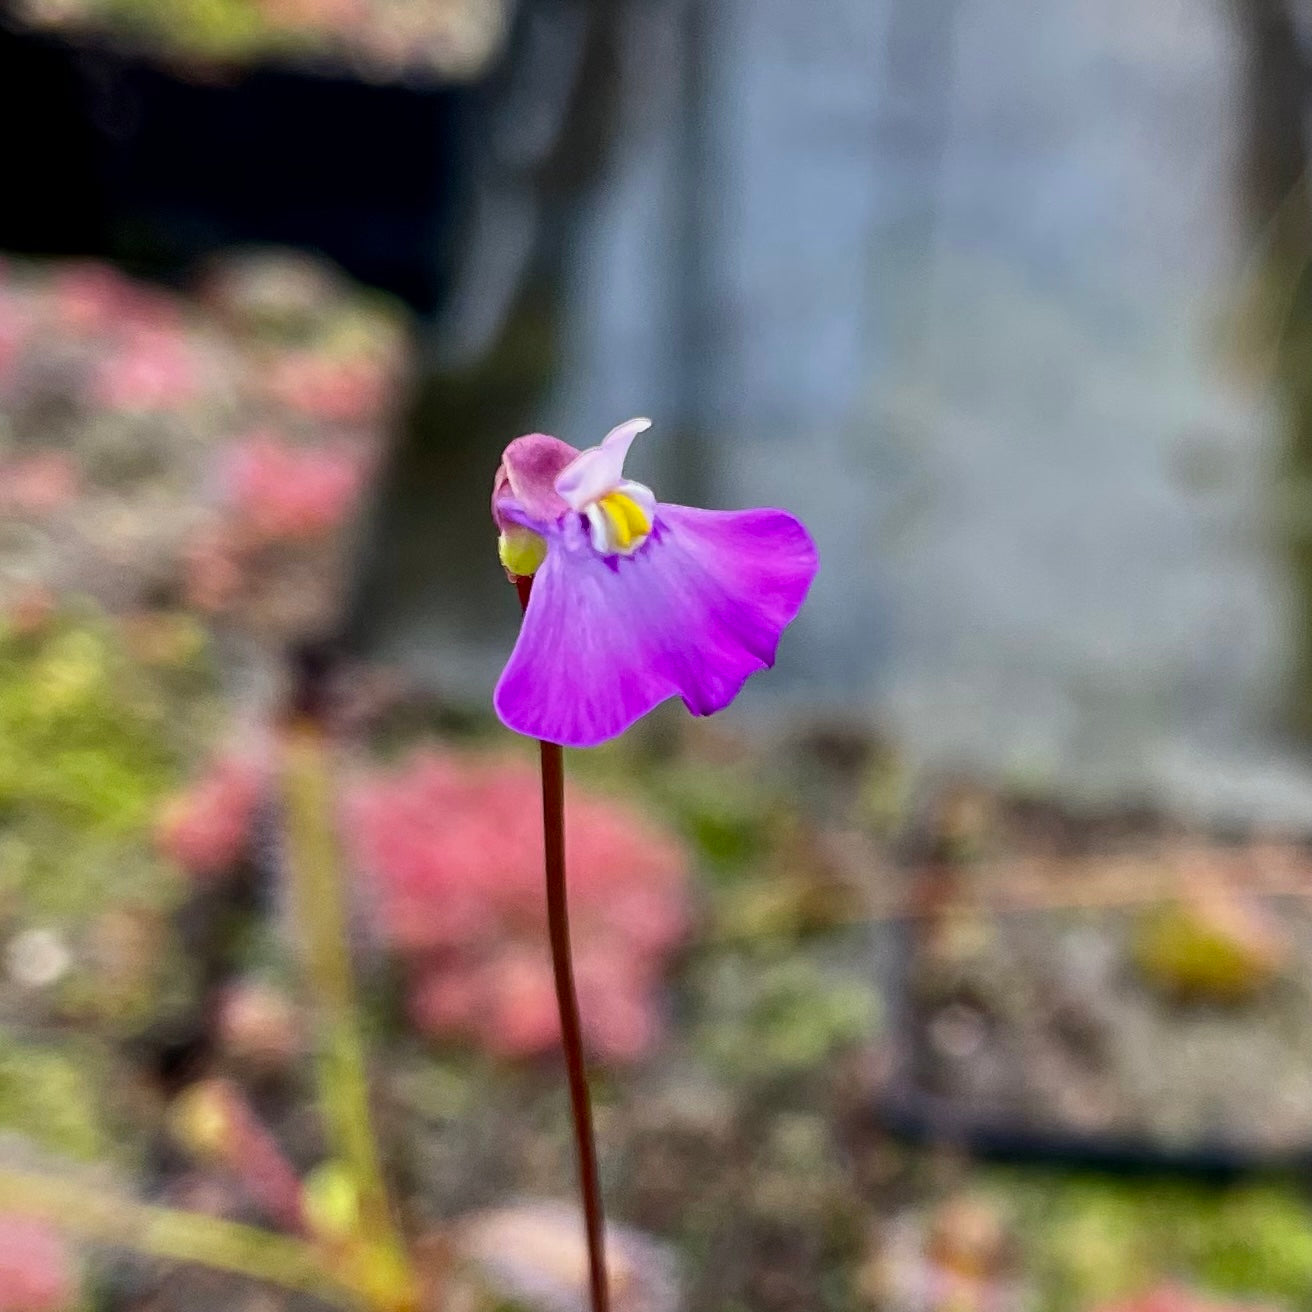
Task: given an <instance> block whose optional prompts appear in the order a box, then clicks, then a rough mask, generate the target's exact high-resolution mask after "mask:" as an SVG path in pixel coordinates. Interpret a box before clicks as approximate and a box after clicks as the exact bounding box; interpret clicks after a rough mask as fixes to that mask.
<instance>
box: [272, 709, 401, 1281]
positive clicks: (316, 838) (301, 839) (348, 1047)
mask: <svg viewBox="0 0 1312 1312" xmlns="http://www.w3.org/2000/svg"><path fill="white" fill-rule="evenodd" d="M282 765H283V770H282V784H283V804H284V808H285V823H284V832H285V834H286V844H287V846H286V869H287V876H288V881H289V884H290V887H291V893H292V906H293V913H294V915H295V917H296V921H297V926H298V930H299V933H300V935H301V940H302V944H303V954H304V970H305V983H306V985H307V986H308V990H309V996H310V1000H311V1003H312V1005H313V1007H314V1009H315V1013H316V1018H317V1022H318V1028H319V1036H318V1038H319V1042H318V1044H317V1045H316V1046H317V1049H318V1052H319V1072H318V1075H319V1098H320V1102H321V1105H322V1110H323V1116H324V1120H325V1123H326V1128H327V1133H328V1136H329V1140H330V1143H331V1146H332V1151H333V1153H334V1155H335V1156H337V1157H338V1158H339V1159H340V1160H341V1161H342V1162H343V1163H344V1164H345V1166H346V1167H347V1169H348V1170H349V1172H350V1174H351V1177H352V1180H353V1182H354V1184H355V1187H356V1188H357V1189H358V1191H359V1201H360V1224H361V1230H362V1238H364V1240H365V1241H366V1243H368V1244H369V1245H370V1246H371V1247H374V1248H376V1249H377V1250H378V1251H379V1252H380V1253H386V1254H387V1255H388V1257H389V1259H390V1265H392V1266H393V1267H395V1268H396V1269H397V1270H399V1271H404V1270H405V1269H406V1260H405V1250H404V1246H403V1244H402V1242H401V1238H400V1236H399V1234H398V1233H397V1231H396V1228H395V1225H394V1223H393V1218H392V1213H391V1208H390V1206H389V1202H388V1196H387V1189H386V1185H385V1184H384V1181H383V1173H382V1169H381V1167H380V1165H379V1159H378V1149H377V1143H376V1140H375V1138H374V1134H373V1129H372V1119H371V1116H370V1111H369V1084H368V1075H367V1066H366V1062H365V1052H364V1042H363V1040H362V1038H361V1034H360V1024H359V1014H360V1013H359V1008H358V1004H357V1002H356V996H355V977H354V972H353V969H352V965H351V950H350V937H349V924H348V917H347V894H346V889H345V887H344V884H343V879H342V873H341V872H342V869H343V865H342V862H341V859H340V856H339V853H338V850H337V836H336V828H335V826H336V808H335V805H334V793H333V788H332V780H331V772H330V767H329V750H328V744H327V742H326V739H325V736H324V734H323V732H322V730H321V729H320V728H319V727H318V726H317V725H315V724H314V723H313V722H311V721H309V720H299V721H296V722H294V723H293V724H292V725H290V726H289V727H288V728H287V730H286V731H285V734H284V738H283V761H282ZM411 1283H412V1282H411Z"/></svg>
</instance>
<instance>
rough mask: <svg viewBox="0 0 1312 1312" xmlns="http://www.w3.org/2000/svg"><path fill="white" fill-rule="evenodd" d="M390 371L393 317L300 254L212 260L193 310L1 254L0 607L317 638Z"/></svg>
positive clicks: (81, 270)
mask: <svg viewBox="0 0 1312 1312" xmlns="http://www.w3.org/2000/svg"><path fill="white" fill-rule="evenodd" d="M405 359H406V348H405V342H404V337H403V320H402V317H401V316H400V315H399V313H398V312H397V311H396V310H395V309H394V308H393V307H392V306H391V305H390V304H389V303H388V302H386V301H383V300H380V299H378V298H376V297H372V296H366V295H362V294H360V293H357V292H355V291H353V290H351V289H350V288H349V287H348V286H347V285H346V284H344V283H343V282H341V281H340V280H338V279H337V278H336V277H335V276H334V275H332V274H331V273H330V272H328V271H327V270H326V269H324V268H323V267H322V266H320V265H318V264H316V263H315V262H313V261H311V260H308V259H306V258H304V257H299V256H278V255H271V254H259V253H256V254H250V253H248V254H244V255H241V256H238V257H234V258H231V259H227V260H223V261H220V262H219V263H218V264H216V265H215V266H214V268H213V269H212V270H211V272H210V274H209V276H208V277H207V278H206V279H205V280H204V283H203V286H202V294H201V296H200V297H199V298H198V299H192V300H189V299H186V298H184V297H182V296H180V295H177V294H174V293H172V292H168V291H165V290H163V289H160V288H158V287H153V286H151V285H149V284H145V283H141V282H137V281H134V280H132V279H130V278H127V277H124V276H123V275H122V274H120V273H118V272H116V271H115V270H113V269H111V268H109V267H108V266H105V265H100V264H93V263H80V262H75V263H71V264H42V263H34V262H27V263H24V262H18V261H11V262H0V508H2V509H3V511H4V515H3V531H2V532H0V601H2V602H7V603H8V604H11V605H17V604H19V603H27V604H30V601H31V599H32V598H33V597H37V598H39V597H40V596H42V595H44V593H43V592H42V589H47V590H53V591H55V592H56V593H57V594H62V593H65V592H68V591H70V590H75V591H78V592H83V593H90V594H92V595H94V596H95V597H96V598H97V599H99V600H100V601H101V602H102V603H104V604H106V605H107V606H109V607H110V608H112V609H114V610H116V611H123V610H127V609H130V608H133V607H138V606H142V605H158V604H159V603H160V601H161V600H164V601H168V602H174V603H183V604H186V605H187V606H189V607H190V608H192V609H193V610H194V611H196V612H198V613H199V614H201V615H203V616H205V617H208V618H209V619H211V620H212V621H213V622H215V623H219V624H222V625H224V626H228V627H235V628H238V629H241V630H244V631H246V632H248V633H251V632H253V633H256V634H259V635H260V636H262V637H264V638H266V639H270V640H273V641H275V642H279V643H281V642H282V641H285V640H286V639H288V638H293V637H297V636H300V635H302V634H304V633H306V632H307V631H317V630H318V629H319V628H320V627H321V626H322V625H323V624H324V623H325V622H326V620H327V618H328V617H329V616H330V615H331V614H332V613H333V608H334V606H335V605H336V604H337V599H338V595H339V591H340V588H341V586H342V579H343V574H344V563H343V562H344V552H345V550H346V546H347V530H348V528H349V527H350V524H351V522H352V519H353V512H354V510H355V508H356V505H357V503H358V500H359V497H360V495H361V493H362V491H363V488H364V486H365V483H366V480H367V478H368V477H369V475H370V473H371V471H372V469H373V468H374V466H375V464H376V461H377V459H378V457H379V454H380V452H381V451H382V448H383V445H384V443H385V441H386V438H387V425H388V420H389V417H390V415H391V413H392V408H393V406H394V404H395V400H396V397H397V394H398V390H399V382H400V379H401V376H402V373H403V370H404V368H405Z"/></svg>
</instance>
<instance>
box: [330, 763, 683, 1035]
mask: <svg viewBox="0 0 1312 1312" xmlns="http://www.w3.org/2000/svg"><path fill="white" fill-rule="evenodd" d="M348 810H349V819H350V824H349V830H350V835H351V838H352V840H353V842H354V844H355V850H356V854H357V857H358V859H359V862H360V864H361V866H362V868H363V869H364V870H365V872H366V873H367V874H368V876H369V877H370V878H371V880H372V882H373V884H374V886H375V888H376V890H377V901H378V908H379V915H380V919H381V923H382V926H383V929H384V932H385V933H386V935H387V937H388V938H389V940H390V941H391V943H392V944H393V946H394V947H395V948H396V950H397V951H398V952H399V953H400V954H401V955H402V957H403V958H404V959H405V961H406V963H407V966H408V969H409V975H410V979H411V992H410V1012H411V1016H412V1018H413V1020H414V1022H415V1024H416V1025H417V1026H418V1027H419V1028H420V1029H422V1030H424V1031H425V1032H426V1033H429V1034H431V1035H434V1036H436V1037H443V1038H447V1037H458V1038H464V1039H469V1040H472V1041H474V1042H477V1043H479V1044H480V1045H482V1046H483V1047H485V1048H487V1049H488V1050H489V1051H492V1052H495V1053H498V1054H501V1055H504V1056H515V1057H520V1056H530V1055H533V1054H536V1053H540V1052H544V1051H547V1050H549V1049H550V1048H551V1047H553V1046H554V1044H555V1043H556V1041H557V1036H558V1033H559V1030H558V1021H557V1017H556V1003H555V993H554V988H553V984H552V974H551V961H550V956H549V950H548V945H547V922H546V902H545V896H544V892H543V875H542V821H541V814H540V811H539V808H538V781H537V774H536V771H535V770H534V768H533V767H532V766H531V765H528V764H525V763H522V762H519V761H513V760H481V761H471V760H467V759H464V758H461V757H458V756H455V755H446V754H441V753H438V752H436V751H426V752H421V753H419V754H417V755H415V756H414V757H412V758H411V759H410V760H409V761H408V762H407V763H406V764H404V765H403V766H401V767H399V768H398V769H395V770H393V771H389V772H381V773H378V774H376V775H375V776H374V777H372V778H371V779H369V780H367V781H366V782H364V783H363V784H362V785H360V786H359V787H357V788H356V789H355V791H354V793H353V794H352V796H351V798H350V801H349V808H348ZM565 831H566V842H567V850H568V862H569V891H570V917H571V927H572V930H573V937H574V952H575V969H576V973H577V977H578V987H579V995H580V1002H581V1008H582V1012H583V1024H584V1030H585V1033H586V1037H587V1039H588V1041H589V1044H590V1045H591V1047H592V1048H593V1050H594V1051H595V1052H596V1053H597V1054H598V1055H599V1056H602V1057H605V1058H609V1059H611V1060H616V1061H624V1060H635V1059H638V1058H640V1057H642V1056H643V1055H644V1054H645V1053H647V1052H648V1051H650V1049H651V1048H652V1047H653V1045H654V1044H655V1043H656V1042H657V1041H658V1040H659V1038H660V1035H661V1029H662V1024H661V1011H660V1005H659V1003H660V984H661V979H662V976H663V973H664V968H665V964H666V961H667V959H668V957H669V955H670V954H671V952H672V951H673V950H674V948H675V947H676V946H677V945H678V944H679V942H680V941H681V940H682V938H683V936H684V934H685V931H686V927H687V921H688V904H687V888H686V885H687V860H686V857H685V855H684V853H683V851H682V849H681V848H680V847H679V846H678V844H677V843H676V842H675V841H674V840H673V839H671V838H670V837H669V836H668V835H666V834H663V833H661V832H660V831H659V830H657V829H655V828H654V827H653V826H652V825H651V824H650V823H648V822H647V821H645V820H644V819H643V818H642V817H641V816H640V815H639V814H638V813H637V812H636V811H635V810H634V809H633V808H632V807H631V806H628V805H626V804H624V803H622V802H618V801H615V800H613V799H610V798H603V797H599V796H597V795H595V794H591V793H588V792H586V791H584V790H582V789H578V788H571V789H570V790H569V791H568V793H567V796H566V820H565Z"/></svg>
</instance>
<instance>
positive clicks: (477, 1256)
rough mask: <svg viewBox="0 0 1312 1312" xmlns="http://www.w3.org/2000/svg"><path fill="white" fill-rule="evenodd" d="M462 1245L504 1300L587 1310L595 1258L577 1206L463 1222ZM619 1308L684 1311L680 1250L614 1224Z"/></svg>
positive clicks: (614, 1298) (547, 1309) (525, 1208)
mask: <svg viewBox="0 0 1312 1312" xmlns="http://www.w3.org/2000/svg"><path fill="white" fill-rule="evenodd" d="M454 1247H455V1251H456V1253H457V1254H458V1255H459V1257H460V1258H462V1259H463V1260H465V1261H467V1262H470V1263H472V1264H473V1265H474V1266H475V1267H476V1269H477V1270H478V1272H479V1273H480V1274H481V1275H482V1278H483V1279H484V1280H485V1281H486V1282H487V1284H488V1285H489V1287H490V1288H491V1289H492V1290H493V1291H494V1292H495V1293H496V1294H497V1295H498V1296H499V1297H501V1298H503V1299H506V1300H509V1301H513V1302H516V1303H522V1304H524V1305H526V1306H527V1307H529V1308H532V1309H535V1310H536V1312H587V1309H588V1307H589V1301H588V1255H587V1245H586V1241H585V1237H584V1230H583V1218H582V1216H581V1215H580V1213H579V1210H578V1208H577V1207H576V1206H573V1205H570V1204H566V1203H555V1202H545V1201H544V1202H525V1203H521V1204H519V1205H517V1206H513V1207H505V1208H500V1209H497V1210H495V1211H490V1212H480V1213H478V1214H477V1215H475V1216H472V1217H468V1218H466V1219H465V1220H463V1221H461V1222H459V1223H458V1224H457V1226H456V1228H455V1240H454ZM606 1257H607V1265H608V1268H609V1272H610V1288H611V1305H612V1307H613V1308H614V1312H679V1309H680V1308H681V1307H682V1302H681V1299H680V1295H679V1281H678V1274H677V1264H676V1261H675V1257H674V1254H673V1251H672V1250H671V1249H669V1248H667V1247H666V1246H665V1245H663V1244H661V1243H659V1242H658V1241H657V1240H655V1239H653V1238H651V1237H650V1236H648V1235H644V1234H641V1233H639V1232H638V1231H636V1230H630V1229H628V1228H626V1227H624V1226H619V1225H615V1224H613V1223H610V1224H607V1227H606Z"/></svg>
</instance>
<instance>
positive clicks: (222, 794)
mask: <svg viewBox="0 0 1312 1312" xmlns="http://www.w3.org/2000/svg"><path fill="white" fill-rule="evenodd" d="M263 788H264V770H263V768H262V766H261V765H260V764H259V762H258V761H255V760H253V759H251V758H250V757H246V756H239V755H236V754H229V755H226V756H221V757H219V758H217V759H216V760H215V761H213V762H212V763H211V764H210V766H209V767H208V769H207V770H206V772H205V773H204V774H203V775H202V776H201V777H200V778H199V779H198V780H196V782H195V783H193V784H192V785H191V787H190V788H188V789H187V790H186V791H185V792H183V793H181V794H180V795H178V796H177V797H175V798H173V800H172V801H171V802H169V803H168V804H167V805H166V806H165V808H164V811H163V813H162V814H161V816H160V820H159V824H158V825H157V827H156V832H155V840H156V845H157V846H158V848H159V850H160V851H161V852H162V853H163V854H164V855H165V856H166V857H168V858H169V859H170V860H171V861H173V862H174V863H175V864H177V865H179V866H181V867H182V868H183V869H184V870H186V871H188V872H189V873H190V874H192V875H195V876H197V877H198V878H201V879H215V878H218V877H221V876H222V875H224V874H226V873H227V872H228V871H229V870H231V869H232V867H233V866H234V865H235V864H236V863H237V862H238V861H239V860H240V859H241V857H242V855H243V854H244V853H245V851H246V848H247V845H248V844H249V842H250V835H251V826H252V824H253V823H254V819H255V811H256V807H257V806H258V804H259V800H260V797H261V794H262V792H263Z"/></svg>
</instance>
